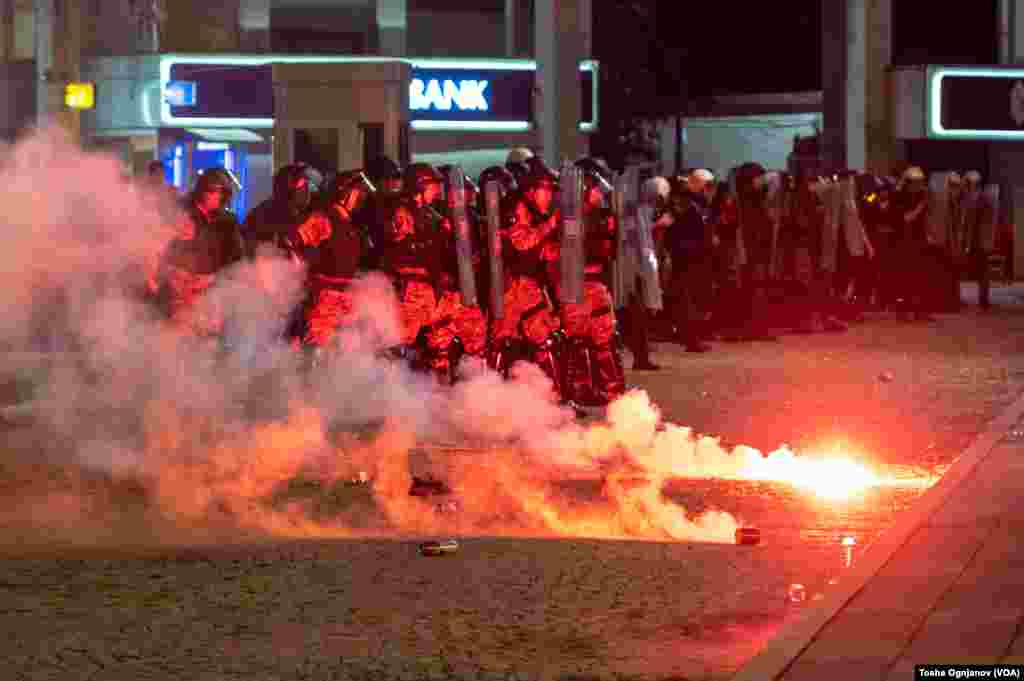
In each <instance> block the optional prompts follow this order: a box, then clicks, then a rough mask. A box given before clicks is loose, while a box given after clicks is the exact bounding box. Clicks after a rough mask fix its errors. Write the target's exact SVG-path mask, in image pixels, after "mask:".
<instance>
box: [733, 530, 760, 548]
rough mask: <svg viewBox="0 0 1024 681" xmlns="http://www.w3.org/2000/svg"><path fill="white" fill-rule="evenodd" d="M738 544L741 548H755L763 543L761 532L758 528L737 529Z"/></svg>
mask: <svg viewBox="0 0 1024 681" xmlns="http://www.w3.org/2000/svg"><path fill="white" fill-rule="evenodd" d="M736 543H737V544H739V545H740V546H754V545H756V544H760V543H761V530H759V529H757V528H756V527H739V528H737V529H736Z"/></svg>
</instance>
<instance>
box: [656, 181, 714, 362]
mask: <svg viewBox="0 0 1024 681" xmlns="http://www.w3.org/2000/svg"><path fill="white" fill-rule="evenodd" d="M714 190H715V177H714V175H712V174H711V173H710V172H709V171H707V170H695V171H694V172H692V173H690V176H689V178H688V179H687V192H686V195H685V196H684V197H683V198H682V206H681V208H682V213H681V214H680V215H679V217H678V218H677V220H676V221H675V222H674V223H673V224H672V226H670V227H669V228H668V232H667V233H666V234H665V244H666V247H667V249H668V252H669V257H671V258H672V279H671V281H670V283H669V290H670V291H671V299H672V310H671V317H672V321H673V324H674V326H675V329H676V338H675V340H676V342H678V343H679V344H680V345H682V346H684V347H685V348H686V351H687V352H708V351H709V350H710V349H711V347H710V346H708V345H706V344H704V343H703V342H701V338H702V336H703V335H704V333H705V329H704V310H705V306H706V304H707V302H708V301H707V297H706V296H705V295H703V293H704V291H705V289H706V288H707V286H708V282H709V281H710V279H711V228H710V223H709V219H708V218H709V214H708V209H709V205H710V201H711V197H712V196H713V194H714Z"/></svg>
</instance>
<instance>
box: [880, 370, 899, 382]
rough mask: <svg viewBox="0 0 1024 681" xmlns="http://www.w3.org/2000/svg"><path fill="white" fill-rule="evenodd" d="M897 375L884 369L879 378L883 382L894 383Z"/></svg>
mask: <svg viewBox="0 0 1024 681" xmlns="http://www.w3.org/2000/svg"><path fill="white" fill-rule="evenodd" d="M895 378H896V376H895V375H894V374H893V373H892V372H891V371H883V372H882V373H880V374H878V380H879V381H881V382H882V383H892V382H893V380H894V379H895Z"/></svg>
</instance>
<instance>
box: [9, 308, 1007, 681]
mask: <svg viewBox="0 0 1024 681" xmlns="http://www.w3.org/2000/svg"><path fill="white" fill-rule="evenodd" d="M996 291H997V298H996V299H997V302H1001V303H1002V308H1001V309H1000V310H998V311H996V312H994V313H991V314H989V315H982V314H979V313H977V312H975V311H974V310H973V309H968V310H966V311H965V312H964V313H963V314H960V315H951V316H944V317H941V318H940V319H939V321H938V322H937V323H935V324H931V325H911V324H907V323H902V322H897V321H894V320H874V321H870V322H868V323H866V324H863V325H859V326H856V327H854V329H853V330H852V331H851V332H850V333H847V334H842V335H815V336H807V337H793V336H787V337H784V338H783V339H782V341H781V342H779V343H755V344H741V345H724V344H718V345H716V349H715V351H714V352H713V353H710V354H709V355H706V356H694V355H687V354H685V353H682V352H681V351H679V350H678V349H676V348H675V347H673V346H668V345H662V346H659V348H658V351H657V352H656V353H655V360H656V361H658V362H659V363H661V364H662V365H663V366H665V370H664V371H663V372H660V373H657V374H632V375H630V380H631V381H632V382H633V383H634V384H636V385H639V386H642V387H644V388H646V389H647V390H648V391H649V392H650V394H651V395H652V398H653V400H654V402H655V403H657V404H658V405H659V406H660V407H661V408H662V410H663V413H664V415H665V417H666V418H667V419H669V420H672V421H676V422H679V423H683V424H687V425H692V426H693V427H695V428H696V429H697V430H699V431H701V432H705V433H712V434H721V435H723V436H724V437H726V438H727V439H728V440H730V441H732V442H735V443H746V444H751V445H755V446H760V447H762V448H773V447H775V446H777V445H778V444H779V443H781V442H788V443H790V444H791V445H793V446H794V447H796V448H797V449H798V450H800V449H810V448H813V447H816V446H828V445H830V444H832V443H834V442H836V441H840V440H841V441H842V442H844V443H846V445H847V446H849V447H850V448H851V449H854V450H856V451H858V452H863V453H864V455H865V456H867V457H868V458H870V459H871V460H872V461H873V462H876V463H877V464H878V465H880V466H892V467H897V468H900V469H906V470H924V471H934V470H942V469H943V467H945V466H948V465H949V464H950V463H952V462H953V461H954V460H955V459H956V457H957V456H958V455H959V453H960V452H961V451H962V450H963V449H964V447H966V446H967V444H968V443H969V442H970V441H971V440H972V438H974V437H975V436H976V435H977V433H979V432H980V431H981V430H982V429H983V427H984V425H985V423H986V422H987V421H989V420H990V419H991V418H993V417H994V415H995V414H997V413H999V411H1000V410H1001V409H1003V408H1004V407H1005V406H1007V405H1008V404H1010V403H1011V402H1012V401H1013V400H1014V399H1015V397H1016V396H1017V395H1018V394H1019V393H1020V392H1021V389H1022V388H1024V361H1022V360H1021V359H1020V358H1021V357H1024V354H1022V353H1021V352H1020V350H1021V349H1022V346H1024V340H1019V339H1021V338H1024V336H1022V335H1021V334H1020V331H1022V330H1024V310H1022V309H1020V307H1019V305H1018V303H1017V300H1018V291H1017V290H1016V289H1008V288H1006V289H996ZM885 371H889V372H892V374H893V377H894V379H893V380H892V381H891V382H882V381H879V380H878V376H879V374H880V373H881V372H885ZM15 388H17V386H15ZM15 388H12V390H14V389H15ZM15 391H16V390H15ZM8 435H9V436H8V438H7V443H8V447H9V451H10V456H9V457H8V459H7V460H5V462H4V463H3V464H2V468H0V472H2V473H3V475H2V476H0V556H2V557H0V631H2V632H3V634H4V641H3V643H0V659H3V660H4V661H6V662H7V665H6V669H7V671H6V673H5V674H3V676H4V677H5V678H14V679H97V680H104V681H106V680H113V681H119V680H120V679H126V680H127V679H132V680H136V679H150V678H152V679H189V680H196V679H199V680H205V679H211V680H212V679H247V680H248V679H255V680H262V679H302V678H308V679H333V678H408V679H420V678H428V679H429V678H437V679H441V678H495V679H499V678H500V679H506V678H528V679H535V678H552V679H560V678H579V679H584V678H595V679H596V678H637V679H640V678H643V679H669V678H675V679H691V680H696V679H725V678H729V677H730V676H731V675H732V674H733V673H734V672H735V670H736V669H737V668H738V667H739V666H740V665H741V664H742V663H743V662H745V661H746V660H748V659H750V658H751V657H752V656H753V655H755V654H756V653H757V652H758V651H759V650H761V649H762V647H763V646H764V645H765V643H766V641H768V640H769V639H770V638H771V637H772V636H773V635H774V634H775V633H776V632H777V631H779V629H780V627H781V626H783V625H784V624H786V623H787V622H790V621H793V620H794V619H795V618H798V617H799V616H801V613H800V611H799V610H795V609H794V608H793V606H787V605H786V604H785V603H784V602H783V596H784V594H785V593H786V590H787V587H788V586H789V584H790V583H792V582H794V581H800V582H802V583H805V584H808V586H809V590H810V591H811V592H812V593H813V592H814V590H815V588H817V587H816V586H815V585H824V583H825V581H826V580H827V577H828V576H829V575H830V574H832V573H834V572H835V571H837V570H838V564H839V556H838V552H837V549H836V546H835V543H834V539H835V536H836V535H837V533H839V532H841V531H846V530H848V529H849V528H850V527H851V526H854V525H857V530H858V532H859V534H860V536H862V537H865V539H866V541H865V542H864V543H867V542H869V541H870V540H871V539H872V538H874V537H875V536H877V534H878V533H879V532H880V531H881V530H883V529H884V528H885V527H886V526H888V525H889V524H891V523H892V522H893V521H894V519H896V518H898V517H899V515H900V514H901V513H903V512H905V509H906V508H907V507H908V506H909V505H911V504H912V502H913V498H912V497H900V496H896V497H893V496H884V495H880V496H873V497H868V498H866V499H862V500H860V501H859V502H857V503H858V504H859V505H856V504H854V505H852V506H849V505H848V506H842V507H838V506H828V505H822V504H821V503H820V502H817V501H814V500H809V499H807V498H805V497H803V496H801V495H799V494H796V493H794V492H793V491H792V490H783V489H779V488H777V487H772V486H763V485H753V484H735V485H720V484H719V485H716V484H715V483H706V482H701V483H697V482H694V481H674V482H673V483H671V484H670V485H669V487H667V488H666V489H665V490H664V491H665V494H666V495H667V496H668V497H669V498H673V499H676V500H678V501H679V502H680V503H683V504H684V505H685V506H686V507H687V508H688V509H692V510H699V507H702V506H705V507H707V506H710V507H716V508H722V509H723V510H729V511H731V512H734V513H737V514H740V515H742V517H743V518H744V520H746V521H749V522H750V523H751V524H756V525H758V526H760V527H762V529H763V532H764V537H763V541H762V544H761V545H760V546H757V547H738V546H732V545H710V544H692V543H690V544H688V543H658V542H608V541H591V540H582V539H580V540H539V539H536V540H527V539H509V538H504V539H502V538H468V539H465V540H464V541H463V543H462V546H461V548H460V551H459V552H458V553H457V554H456V555H454V556H448V557H442V558H425V557H422V556H420V555H419V554H418V553H417V552H416V542H415V541H397V540H396V541H391V540H369V539H366V540H347V541H334V540H331V541H328V540H323V541H303V542H276V543H264V544H259V545H240V546H232V547H222V548H216V549H212V548H189V549H166V548H160V547H155V546H153V545H152V543H151V542H149V543H147V541H146V539H147V536H146V532H147V528H148V527H149V525H148V522H149V519H148V517H147V516H146V514H145V513H144V512H143V511H142V510H141V506H140V500H139V499H135V498H133V499H130V500H128V501H124V500H120V499H119V496H129V497H130V496H131V494H130V493H129V492H127V491H125V490H124V489H121V488H117V487H116V486H115V487H114V488H113V491H111V489H112V488H111V487H110V486H109V485H107V486H104V485H103V484H101V483H95V484H94V483H89V485H85V486H83V485H84V483H83V482H82V480H83V478H82V477H81V476H76V475H74V474H68V473H67V472H66V471H56V470H54V469H53V468H52V467H48V466H46V465H45V464H43V463H39V462H38V461H37V460H36V459H38V457H37V456H36V455H35V453H36V452H38V451H40V450H43V449H45V448H46V447H47V445H48V443H47V442H46V441H45V434H39V433H34V432H31V431H26V430H12V431H10V432H9V434H8ZM85 488H88V489H89V490H90V493H91V494H93V493H94V494H96V495H99V496H105V498H106V499H107V501H108V502H110V499H113V498H118V499H119V500H118V501H117V504H115V505H114V506H115V507H116V508H117V509H118V510H117V513H115V514H114V515H112V516H111V515H103V514H100V515H98V516H97V517H95V518H93V517H91V516H90V511H89V509H88V508H86V509H85V510H83V509H82V508H81V507H80V506H79V507H76V508H75V509H74V511H75V513H74V514H70V512H69V516H70V515H73V517H74V518H76V520H75V522H74V523H69V524H68V525H67V526H64V527H61V526H52V525H47V526H42V525H41V524H40V523H38V522H36V521H35V520H34V516H33V514H32V513H31V510H32V509H33V508H34V507H33V506H32V503H31V501H32V500H33V499H37V500H38V499H45V500H46V501H47V503H48V504H51V505H52V504H53V503H55V502H54V500H55V499H56V500H60V499H66V500H67V503H69V504H72V503H79V501H80V500H79V496H80V495H77V493H79V492H81V490H82V489H85ZM67 489H73V490H74V492H75V493H76V496H74V497H71V496H69V497H61V496H60V495H59V494H58V495H57V496H54V493H59V492H60V491H61V490H67ZM126 489H128V490H129V491H130V486H128V487H127V488H126ZM44 493H49V494H50V496H45V494H44ZM76 500H79V501H76ZM100 506H102V507H103V508H105V509H107V511H109V510H110V508H111V504H110V503H107V504H106V505H100ZM46 511H47V512H48V513H47V515H49V516H52V515H53V511H54V509H53V508H52V507H49V508H47V509H46ZM858 523H859V525H858ZM188 536H189V535H188V533H187V532H183V534H182V537H183V539H184V540H185V541H187V539H188ZM125 537H131V538H132V540H131V543H132V544H133V545H135V546H136V547H135V548H131V549H128V548H126V547H124V546H120V545H119V544H121V541H120V540H121V539H124V538H125ZM228 538H230V537H228ZM228 538H225V539H228ZM69 543H75V544H78V545H79V546H77V547H76V548H69ZM82 545H85V546H86V547H88V546H89V545H92V547H91V548H82Z"/></svg>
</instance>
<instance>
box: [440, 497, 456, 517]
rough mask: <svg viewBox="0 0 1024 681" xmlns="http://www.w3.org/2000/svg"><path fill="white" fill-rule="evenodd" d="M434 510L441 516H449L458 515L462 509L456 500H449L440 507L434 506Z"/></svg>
mask: <svg viewBox="0 0 1024 681" xmlns="http://www.w3.org/2000/svg"><path fill="white" fill-rule="evenodd" d="M434 510H435V511H436V512H437V513H440V514H441V515H449V514H452V513H458V512H459V511H460V510H462V509H461V507H460V505H459V502H458V501H456V500H455V499H449V500H448V501H442V502H441V503H439V504H438V505H436V506H434Z"/></svg>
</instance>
